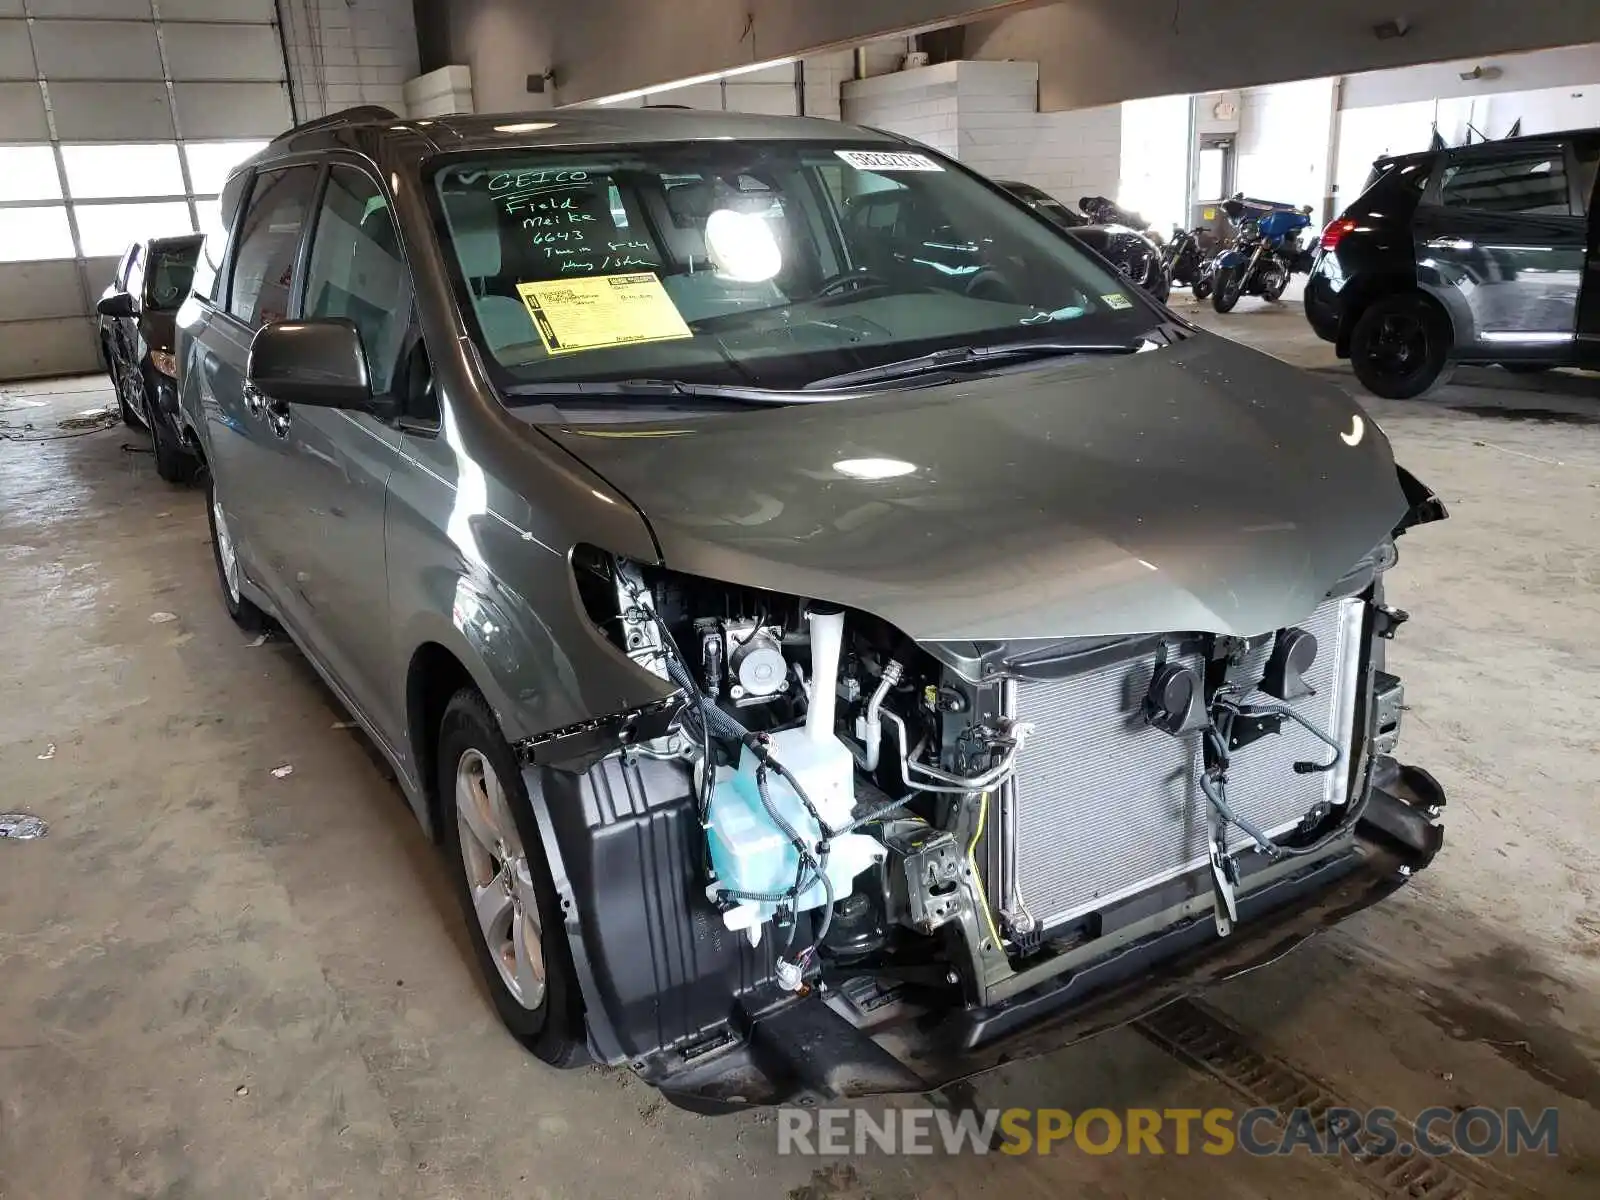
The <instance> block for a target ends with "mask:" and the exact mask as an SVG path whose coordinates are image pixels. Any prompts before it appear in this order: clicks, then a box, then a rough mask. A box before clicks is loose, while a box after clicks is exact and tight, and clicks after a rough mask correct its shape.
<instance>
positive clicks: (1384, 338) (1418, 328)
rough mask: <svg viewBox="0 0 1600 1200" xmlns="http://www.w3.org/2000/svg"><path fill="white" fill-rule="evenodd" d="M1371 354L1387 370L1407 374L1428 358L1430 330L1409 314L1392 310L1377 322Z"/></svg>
mask: <svg viewBox="0 0 1600 1200" xmlns="http://www.w3.org/2000/svg"><path fill="white" fill-rule="evenodd" d="M1368 357H1369V358H1370V359H1371V360H1372V362H1373V365H1374V366H1376V367H1378V368H1379V369H1380V370H1382V371H1384V372H1387V373H1389V374H1393V375H1407V374H1409V373H1410V372H1412V371H1413V370H1415V369H1416V368H1417V366H1418V365H1419V364H1421V363H1422V362H1423V361H1425V360H1426V359H1427V357H1428V333H1427V330H1425V329H1424V328H1423V327H1422V322H1421V321H1419V320H1418V319H1417V318H1416V317H1413V316H1411V315H1410V314H1407V313H1389V314H1387V315H1386V316H1384V318H1383V320H1382V321H1381V322H1380V323H1379V325H1378V330H1377V336H1376V337H1375V338H1373V339H1372V346H1371V350H1370V351H1369V353H1368Z"/></svg>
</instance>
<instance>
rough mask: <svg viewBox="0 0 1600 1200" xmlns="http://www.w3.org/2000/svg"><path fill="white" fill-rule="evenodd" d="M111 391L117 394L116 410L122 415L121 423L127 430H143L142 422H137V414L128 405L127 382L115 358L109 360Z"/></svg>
mask: <svg viewBox="0 0 1600 1200" xmlns="http://www.w3.org/2000/svg"><path fill="white" fill-rule="evenodd" d="M111 390H112V391H114V392H116V394H117V409H118V411H119V412H120V413H121V415H122V423H123V424H124V425H126V426H127V427H128V428H129V429H143V428H144V422H143V421H141V420H139V414H138V413H136V412H134V411H133V405H131V404H129V403H128V380H127V378H126V376H125V372H124V371H123V370H122V367H121V366H120V365H119V364H118V363H117V360H116V358H115V357H113V358H112V359H111Z"/></svg>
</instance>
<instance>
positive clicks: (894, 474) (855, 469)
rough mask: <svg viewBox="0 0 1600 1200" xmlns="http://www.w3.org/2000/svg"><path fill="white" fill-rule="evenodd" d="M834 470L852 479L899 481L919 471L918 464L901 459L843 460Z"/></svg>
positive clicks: (837, 463) (834, 466) (836, 464)
mask: <svg viewBox="0 0 1600 1200" xmlns="http://www.w3.org/2000/svg"><path fill="white" fill-rule="evenodd" d="M833 469H834V470H835V471H837V472H839V474H841V475H848V476H850V478H851V479H898V478H899V477H900V476H902V475H910V474H911V473H912V472H913V471H915V470H916V469H917V464H916V463H908V462H906V461H905V460H904V459H899V458H843V459H840V460H839V461H838V462H836V463H834V464H833Z"/></svg>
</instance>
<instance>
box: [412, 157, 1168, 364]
mask: <svg viewBox="0 0 1600 1200" xmlns="http://www.w3.org/2000/svg"><path fill="white" fill-rule="evenodd" d="M429 183H430V186H429V192H430V193H431V200H430V203H432V204H433V206H434V217H435V225H436V228H437V230H438V235H439V238H440V240H441V242H442V243H443V245H444V247H445V249H446V257H447V258H448V259H449V260H450V261H451V266H452V274H453V276H454V280H453V282H454V286H455V290H456V295H457V299H458V303H459V304H460V307H461V310H462V312H463V314H464V315H465V316H466V318H467V320H466V324H467V327H468V329H469V330H471V331H472V333H473V334H474V336H475V337H476V338H477V341H478V344H479V345H480V346H481V347H482V348H483V350H484V351H485V352H486V358H488V359H491V360H492V361H493V363H495V364H497V365H498V368H499V370H498V372H497V374H499V375H500V376H501V378H500V379H498V380H497V382H498V383H500V384H501V386H502V387H504V388H508V389H509V390H510V391H512V392H513V393H515V392H516V391H517V390H518V385H523V390H532V389H529V388H528V387H527V385H538V384H553V383H569V382H576V381H589V382H596V383H599V382H606V381H620V380H640V379H649V380H654V381H661V380H666V381H672V382H676V383H685V384H713V385H727V386H738V387H746V388H767V389H781V390H793V389H798V388H803V387H805V386H806V385H807V384H811V383H815V382H816V381H818V380H823V379H829V378H832V377H833V376H836V375H843V374H848V373H850V372H859V371H862V370H864V369H868V368H873V367H878V366H881V365H883V364H887V363H893V362H897V361H901V360H905V359H908V358H911V357H914V356H917V355H924V354H927V353H930V352H933V351H939V350H944V349H951V348H957V347H975V348H980V349H981V348H985V347H993V346H999V345H1004V344H1007V343H1011V342H1024V341H1028V342H1039V341H1046V340H1047V341H1049V342H1051V343H1059V344H1063V345H1066V344H1069V343H1076V342H1082V343H1085V344H1089V343H1094V344H1097V345H1100V346H1102V347H1103V346H1104V345H1106V344H1118V343H1130V342H1133V341H1135V340H1136V339H1137V338H1138V337H1139V335H1140V334H1142V333H1144V332H1146V331H1148V330H1149V329H1150V328H1151V327H1152V326H1154V325H1156V324H1157V323H1159V321H1160V320H1161V319H1162V318H1161V316H1160V315H1159V314H1158V313H1157V312H1156V311H1154V310H1152V309H1151V308H1150V307H1149V306H1148V305H1147V304H1146V302H1145V301H1143V300H1142V299H1141V298H1140V297H1138V296H1137V294H1136V293H1134V291H1133V290H1132V289H1131V288H1130V287H1129V286H1128V285H1127V284H1126V283H1125V282H1123V281H1121V280H1119V279H1118V278H1117V277H1116V276H1114V275H1112V274H1110V273H1108V272H1107V271H1105V270H1104V269H1103V268H1102V267H1100V266H1098V265H1096V264H1095V263H1094V262H1092V261H1091V260H1090V259H1089V258H1088V257H1087V256H1085V255H1084V254H1083V253H1082V251H1080V250H1079V249H1077V248H1076V247H1075V246H1074V245H1073V243H1072V242H1071V241H1070V240H1069V239H1068V238H1067V237H1065V236H1064V235H1063V234H1061V233H1059V232H1058V231H1057V230H1055V229H1054V228H1053V227H1052V226H1051V225H1050V224H1048V223H1047V222H1045V221H1044V220H1042V219H1040V218H1039V217H1036V216H1034V215H1033V214H1031V213H1030V212H1029V211H1028V210H1027V209H1026V208H1025V207H1023V206H1021V205H1019V204H1017V203H1015V202H1014V201H1012V200H1010V199H1008V198H1006V197H1005V196H1004V195H1003V194H1002V193H1000V192H998V191H997V190H995V189H993V188H991V187H990V186H988V185H986V184H984V183H983V182H981V181H979V180H977V179H975V178H973V177H972V176H969V175H968V174H966V173H965V172H964V171H962V170H961V169H959V168H957V167H956V166H954V165H953V164H951V163H949V162H947V161H944V160H942V159H940V158H938V157H937V156H935V155H932V154H929V153H923V152H920V151H915V152H913V151H902V150H895V149H887V148H886V147H885V146H884V145H883V144H882V143H876V144H861V143H856V144H853V145H852V144H848V143H839V144H837V145H835V144H817V143H810V142H782V141H779V142H734V141H731V140H730V141H726V142H724V141H716V142H694V143H669V144H659V145H648V146H636V147H624V148H608V149H603V150H595V149H586V148H579V149H564V150H551V151H526V150H525V151H508V152H497V153H493V154H484V155H474V156H471V157H465V158H463V157H453V158H449V159H444V160H441V161H439V162H438V163H437V164H436V165H435V166H434V167H433V169H432V171H431V172H430V174H429Z"/></svg>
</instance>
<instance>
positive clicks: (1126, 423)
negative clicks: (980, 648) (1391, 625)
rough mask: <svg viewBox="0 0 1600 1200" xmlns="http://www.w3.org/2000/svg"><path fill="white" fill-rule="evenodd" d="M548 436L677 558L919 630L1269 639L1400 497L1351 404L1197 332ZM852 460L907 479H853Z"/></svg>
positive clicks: (1387, 458)
mask: <svg viewBox="0 0 1600 1200" xmlns="http://www.w3.org/2000/svg"><path fill="white" fill-rule="evenodd" d="M546 431H547V432H548V433H550V434H551V435H552V436H553V437H555V438H556V439H557V440H558V441H560V442H561V443H562V444H563V445H565V446H566V447H567V448H569V449H570V450H571V451H572V452H573V453H575V454H576V455H578V457H580V458H581V459H583V460H584V461H585V462H586V463H588V464H589V465H590V466H592V467H593V468H594V470H595V471H597V472H598V473H599V474H600V475H602V476H603V477H605V478H606V479H607V480H608V481H609V482H611V483H612V484H613V485H614V486H615V487H616V488H617V489H619V490H620V491H621V492H622V493H623V494H625V495H626V496H627V497H628V498H629V499H630V500H632V501H633V502H634V503H635V504H636V505H637V506H638V507H639V509H640V510H641V511H642V513H643V514H644V517H645V519H646V521H648V522H649V525H650V528H651V529H652V530H653V532H654V534H655V537H656V540H657V542H658V544H659V545H660V547H661V552H662V557H663V561H664V562H665V564H666V565H667V566H668V567H671V568H672V569H674V570H678V571H684V572H688V573H691V574H696V575H701V576H706V577H709V578H712V579H719V580H723V581H725V582H728V583H735V584H741V585H744V586H749V587H758V588H768V589H771V590H774V591H779V592H786V593H793V594H797V595H800V596H806V597H812V598H816V599H825V600H831V601H833V602H835V603H840V604H846V605H850V606H853V607H856V608H860V609H864V610H866V611H868V612H872V613H875V614H877V615H878V616H880V617H882V618H884V619H885V620H887V621H889V622H890V623H892V624H893V625H895V626H896V627H898V628H899V629H900V630H901V631H902V632H904V633H906V634H908V635H909V636H911V637H913V638H916V639H918V640H920V641H934V640H949V639H962V640H966V639H973V640H977V639H982V640H1010V639H1023V638H1059V637H1069V636H1091V635H1120V634H1135V633H1160V632H1169V631H1197V632H1214V633H1231V634H1238V635H1243V636H1249V635H1253V634H1257V633H1264V632H1266V631H1268V630H1272V629H1277V628H1281V627H1282V626H1284V625H1287V624H1291V623H1293V622H1295V621H1298V620H1301V619H1303V618H1304V617H1306V616H1307V615H1309V614H1310V613H1311V611H1312V610H1313V609H1314V608H1315V607H1316V606H1317V604H1318V603H1319V602H1320V601H1321V600H1322V599H1323V597H1324V596H1325V595H1326V594H1327V592H1328V590H1329V589H1330V588H1331V587H1332V586H1333V585H1334V584H1335V583H1336V582H1338V581H1339V579H1340V578H1341V577H1342V576H1343V575H1344V574H1345V573H1346V572H1347V571H1348V570H1349V569H1350V568H1351V567H1352V566H1354V565H1355V564H1356V562H1357V561H1358V560H1359V559H1360V558H1362V556H1364V555H1365V554H1366V553H1367V552H1368V551H1369V550H1371V549H1372V547H1373V546H1375V545H1376V544H1377V543H1378V542H1379V541H1381V540H1382V539H1383V538H1384V537H1385V536H1386V535H1388V534H1389V532H1390V531H1391V530H1392V529H1393V528H1394V527H1395V525H1396V524H1397V523H1398V522H1399V521H1400V520H1401V518H1402V517H1403V515H1404V514H1405V512H1406V507H1407V506H1406V501H1405V497H1404V495H1403V493H1402V492H1401V490H1400V485H1399V481H1398V476H1397V474H1396V470H1395V465H1394V460H1393V458H1392V456H1391V454H1390V450H1389V444H1388V441H1387V439H1386V438H1385V437H1384V436H1383V433H1382V432H1381V431H1380V430H1379V429H1378V427H1377V426H1376V425H1375V424H1374V423H1373V422H1372V421H1371V420H1370V419H1369V418H1367V417H1366V416H1365V414H1363V413H1362V411H1361V409H1360V407H1359V406H1358V405H1357V404H1356V403H1355V402H1354V401H1353V400H1351V399H1350V398H1349V397H1348V396H1346V395H1345V394H1344V393H1343V392H1342V391H1340V390H1338V389H1337V388H1335V387H1333V386H1331V385H1330V384H1327V383H1325V382H1322V381H1319V380H1318V379H1316V378H1315V377H1314V376H1311V375H1308V374H1306V373H1305V372H1302V371H1300V370H1297V369H1295V368H1293V367H1290V366H1288V365H1287V364H1284V363H1281V362H1279V361H1277V360H1276V359H1272V358H1269V357H1267V356H1266V355H1263V354H1260V353H1257V352H1256V351H1253V350H1249V349H1246V348H1245V347H1243V346H1239V345H1237V344H1235V343H1232V342H1228V341H1225V340H1223V339H1221V338H1217V337H1213V336H1211V335H1208V334H1195V335H1193V336H1191V337H1189V338H1188V339H1186V340H1185V341H1183V342H1181V343H1178V344H1176V345H1173V346H1170V347H1167V348H1164V349H1161V350H1156V351H1151V352H1148V353H1141V354H1133V355H1127V356H1119V357H1114V358H1087V357H1086V358H1083V359H1066V360H1062V365H1051V366H1049V367H1045V368H1034V369H1030V370H1024V371H1018V372H1011V373H1007V374H1002V375H994V376H988V377H983V378H973V379H970V380H960V381H957V382H953V383H948V384H944V385H940V386H935V387H926V388H919V389H911V390H904V391H896V392H888V393H877V394H873V395H867V396H862V397H858V398H854V399H848V400H838V401H832V402H825V403H819V404H811V405H795V406H790V407H786V408H777V409H771V410H762V411H752V412H749V413H742V412H741V413H738V414H735V415H727V416H722V415H719V416H715V417H704V418H694V419H688V420H678V421H675V422H655V423H646V424H636V423H633V422H629V423H626V424H622V425H616V424H609V425H595V426H588V427H579V426H562V427H546ZM860 460H878V461H877V462H871V461H869V462H868V463H867V464H866V467H865V469H864V470H865V473H866V474H868V475H872V474H884V473H886V472H889V471H899V472H902V473H900V474H896V475H892V476H889V477H884V478H860V477H859V475H860V474H861V473H863V468H862V467H861V466H860V465H859V462H860ZM853 463H854V464H857V465H852V464H853ZM841 464H843V465H842V466H841ZM851 472H855V474H852V473H851Z"/></svg>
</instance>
